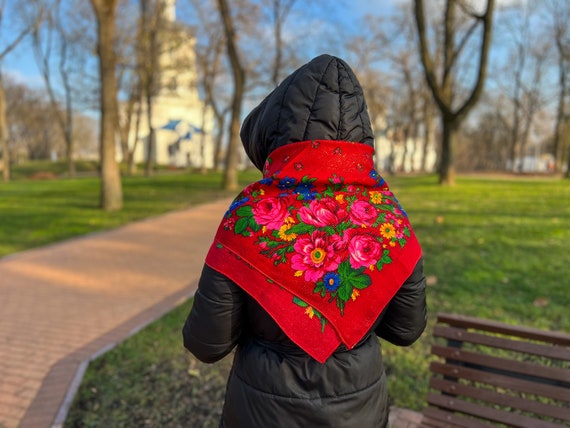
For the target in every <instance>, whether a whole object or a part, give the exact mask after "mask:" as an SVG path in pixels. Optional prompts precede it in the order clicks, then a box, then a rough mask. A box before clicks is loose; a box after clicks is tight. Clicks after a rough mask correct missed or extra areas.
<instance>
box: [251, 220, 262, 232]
mask: <svg viewBox="0 0 570 428" xmlns="http://www.w3.org/2000/svg"><path fill="white" fill-rule="evenodd" d="M248 226H249V227H250V228H251V230H253V231H254V232H259V231H260V230H261V226H260V225H259V224H257V223H256V221H255V219H254V218H253V217H250V218H249V222H248Z"/></svg>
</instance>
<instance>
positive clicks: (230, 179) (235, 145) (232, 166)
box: [218, 0, 245, 190]
mask: <svg viewBox="0 0 570 428" xmlns="http://www.w3.org/2000/svg"><path fill="white" fill-rule="evenodd" d="M218 7H219V10H220V15H221V18H222V21H223V24H224V32H225V34H226V44H227V50H228V56H229V58H230V62H231V64H232V74H233V78H234V93H233V99H232V115H231V121H230V125H229V140H228V151H227V153H226V168H225V171H224V177H223V183H222V186H223V188H224V189H225V190H237V189H238V170H237V169H238V160H239V157H238V149H239V146H240V137H239V129H240V121H241V117H240V115H241V105H242V100H243V94H244V88H245V71H244V68H243V66H242V65H241V62H240V59H239V54H238V51H237V46H236V35H235V31H234V28H233V22H232V16H231V13H230V10H229V7H228V4H227V0H218Z"/></svg>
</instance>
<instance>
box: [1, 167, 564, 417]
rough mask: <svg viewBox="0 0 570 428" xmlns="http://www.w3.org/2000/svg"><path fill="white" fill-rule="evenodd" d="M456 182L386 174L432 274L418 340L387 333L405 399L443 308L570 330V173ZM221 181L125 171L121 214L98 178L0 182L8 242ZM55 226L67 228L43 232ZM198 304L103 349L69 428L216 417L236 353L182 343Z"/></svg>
mask: <svg viewBox="0 0 570 428" xmlns="http://www.w3.org/2000/svg"><path fill="white" fill-rule="evenodd" d="M254 177H255V175H251V176H250V177H245V179H246V180H247V178H254ZM194 180H196V181H194ZM457 181H458V184H457V185H456V186H455V187H440V186H439V185H437V178H436V177H435V176H418V177H393V178H388V182H389V183H390V185H391V187H392V189H393V190H394V191H395V192H396V194H397V195H398V197H399V199H400V202H401V203H402V205H403V206H404V208H405V209H406V211H407V212H408V214H409V216H410V218H411V220H412V224H413V225H414V227H415V230H416V233H417V235H418V237H419V239H420V242H421V243H422V246H423V249H424V257H425V270H426V275H427V276H428V277H429V282H430V284H432V285H430V286H429V289H428V304H429V309H430V321H429V325H428V329H427V331H426V333H425V334H424V335H423V337H422V338H421V339H420V340H419V341H418V342H417V343H416V344H415V345H413V346H412V347H410V348H398V347H395V346H391V345H389V344H386V343H383V347H384V355H385V360H386V366H387V372H388V379H389V388H390V399H391V402H392V404H395V405H397V406H401V407H407V408H412V409H421V408H422V407H423V406H424V397H425V394H426V391H427V377H428V373H427V371H428V364H429V357H428V356H429V346H430V344H431V329H432V326H433V321H434V317H435V315H436V313H437V312H438V311H446V312H458V313H462V314H468V315H475V316H480V317H485V318H491V319H495V320H498V321H505V322H509V323H514V324H524V325H528V326H535V327H539V328H545V329H555V330H563V331H566V332H570V317H568V315H567V312H568V307H570V293H569V292H568V286H569V283H570V280H569V278H570V256H569V251H568V244H569V243H570V181H568V180H566V181H562V180H558V179H548V178H535V179H530V178H485V177H460V178H459V179H458V180H457ZM218 183H219V181H216V179H215V177H211V176H205V177H204V176H188V175H185V176H178V175H175V176H168V177H167V176H158V177H155V178H152V179H145V178H141V177H138V178H137V177H134V178H131V179H125V210H124V212H122V213H115V214H104V213H101V212H100V211H99V210H98V209H97V208H96V206H97V201H96V197H95V196H94V195H96V194H97V191H98V187H97V181H96V180H91V179H83V180H63V181H60V182H14V183H8V184H1V183H0V195H2V197H1V198H0V216H2V218H3V220H2V222H0V223H1V224H0V229H1V231H0V251H1V252H2V254H8V253H10V252H12V251H16V250H20V249H24V248H29V247H32V246H35V245H38V244H41V243H45V242H49V241H50V240H56V239H62V238H65V237H67V236H71V235H74V234H81V233H86V232H90V231H92V230H99V229H102V228H108V227H114V226H116V225H118V224H120V223H122V222H126V221H130V220H133V219H136V218H141V217H144V216H148V215H156V214H158V213H160V212H164V211H167V210H170V209H178V208H181V207H183V206H187V205H188V204H189V203H192V202H200V201H205V200H207V199H208V198H209V197H211V196H212V194H217V192H218V190H217V189H218V188H219V184H218ZM197 188H200V189H202V190H204V189H205V190H204V191H203V193H200V192H198V191H197V190H196V189H197ZM186 192H187V193H186ZM200 195H201V196H200ZM6 196H7V198H6ZM194 198H195V199H194ZM5 213H8V217H7V220H4V216H5ZM53 228H55V229H61V230H60V231H59V232H58V233H55V234H54V233H52V232H48V231H47V229H53ZM12 234H14V235H16V236H11V235H12ZM46 235H48V236H46ZM6 242H7V243H6ZM190 305H191V302H187V303H186V304H184V305H182V306H181V307H179V308H176V309H175V310H173V311H172V312H171V313H169V314H168V315H166V316H165V317H163V318H162V319H160V320H158V321H156V322H155V323H153V324H151V325H150V326H149V327H147V328H146V329H144V330H143V331H141V332H140V333H138V334H136V335H135V336H133V337H131V338H130V339H128V340H127V341H125V342H124V343H123V344H121V345H120V346H118V347H117V348H115V349H113V350H111V351H109V352H108V353H106V354H104V355H103V356H101V357H99V358H98V359H96V360H95V361H94V362H93V363H92V364H91V365H90V367H89V369H88V370H87V373H86V375H85V378H84V380H83V383H82V385H81V387H80V389H79V392H78V394H77V396H76V399H75V401H74V403H73V405H72V407H71V409H70V413H69V417H68V420H67V423H66V426H78V427H79V426H81V427H91V426H93V427H95V426H106V425H107V426H113V427H116V426H125V427H130V426H161V427H163V426H164V427H166V426H200V427H202V426H205V427H208V426H212V427H214V426H217V424H218V418H219V414H220V412H221V403H222V400H223V394H224V387H225V378H226V376H227V372H228V370H229V366H230V364H231V357H227V358H226V359H224V360H223V361H222V362H221V363H218V364H215V365H204V364H201V363H199V362H197V361H196V360H195V359H194V358H193V357H192V356H191V355H189V354H188V353H186V352H185V351H184V349H183V348H182V343H181V334H180V330H181V326H182V323H183V321H184V318H185V317H186V314H187V312H188V310H189V308H190Z"/></svg>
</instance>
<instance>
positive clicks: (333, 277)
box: [323, 272, 340, 293]
mask: <svg viewBox="0 0 570 428" xmlns="http://www.w3.org/2000/svg"><path fill="white" fill-rule="evenodd" d="M323 282H324V284H325V287H326V289H327V290H328V291H330V292H331V293H332V292H333V291H335V290H336V289H337V288H338V287H339V286H340V277H339V276H338V273H336V272H327V273H325V276H324V278H323Z"/></svg>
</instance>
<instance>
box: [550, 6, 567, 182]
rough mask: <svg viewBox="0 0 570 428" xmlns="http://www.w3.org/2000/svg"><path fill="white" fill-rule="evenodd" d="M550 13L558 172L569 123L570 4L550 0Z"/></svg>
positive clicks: (555, 163)
mask: <svg viewBox="0 0 570 428" xmlns="http://www.w3.org/2000/svg"><path fill="white" fill-rule="evenodd" d="M546 10H547V13H548V21H549V22H548V25H547V34H548V37H549V38H550V37H551V38H552V39H554V46H555V49H556V62H557V68H558V105H557V108H556V120H555V123H554V133H553V145H554V147H553V155H554V167H555V170H556V171H557V172H560V171H561V170H562V161H563V159H562V151H563V144H562V143H563V137H564V135H563V133H564V132H563V131H564V123H565V121H567V117H566V116H567V113H566V109H567V103H568V100H567V97H568V86H569V84H568V81H569V78H570V76H569V74H570V29H569V28H568V21H569V20H570V3H568V1H565V0H549V2H548V3H547V7H546ZM568 159H569V160H568V162H569V163H568V167H569V168H568V170H569V172H568V176H569V177H570V155H569V156H568Z"/></svg>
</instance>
